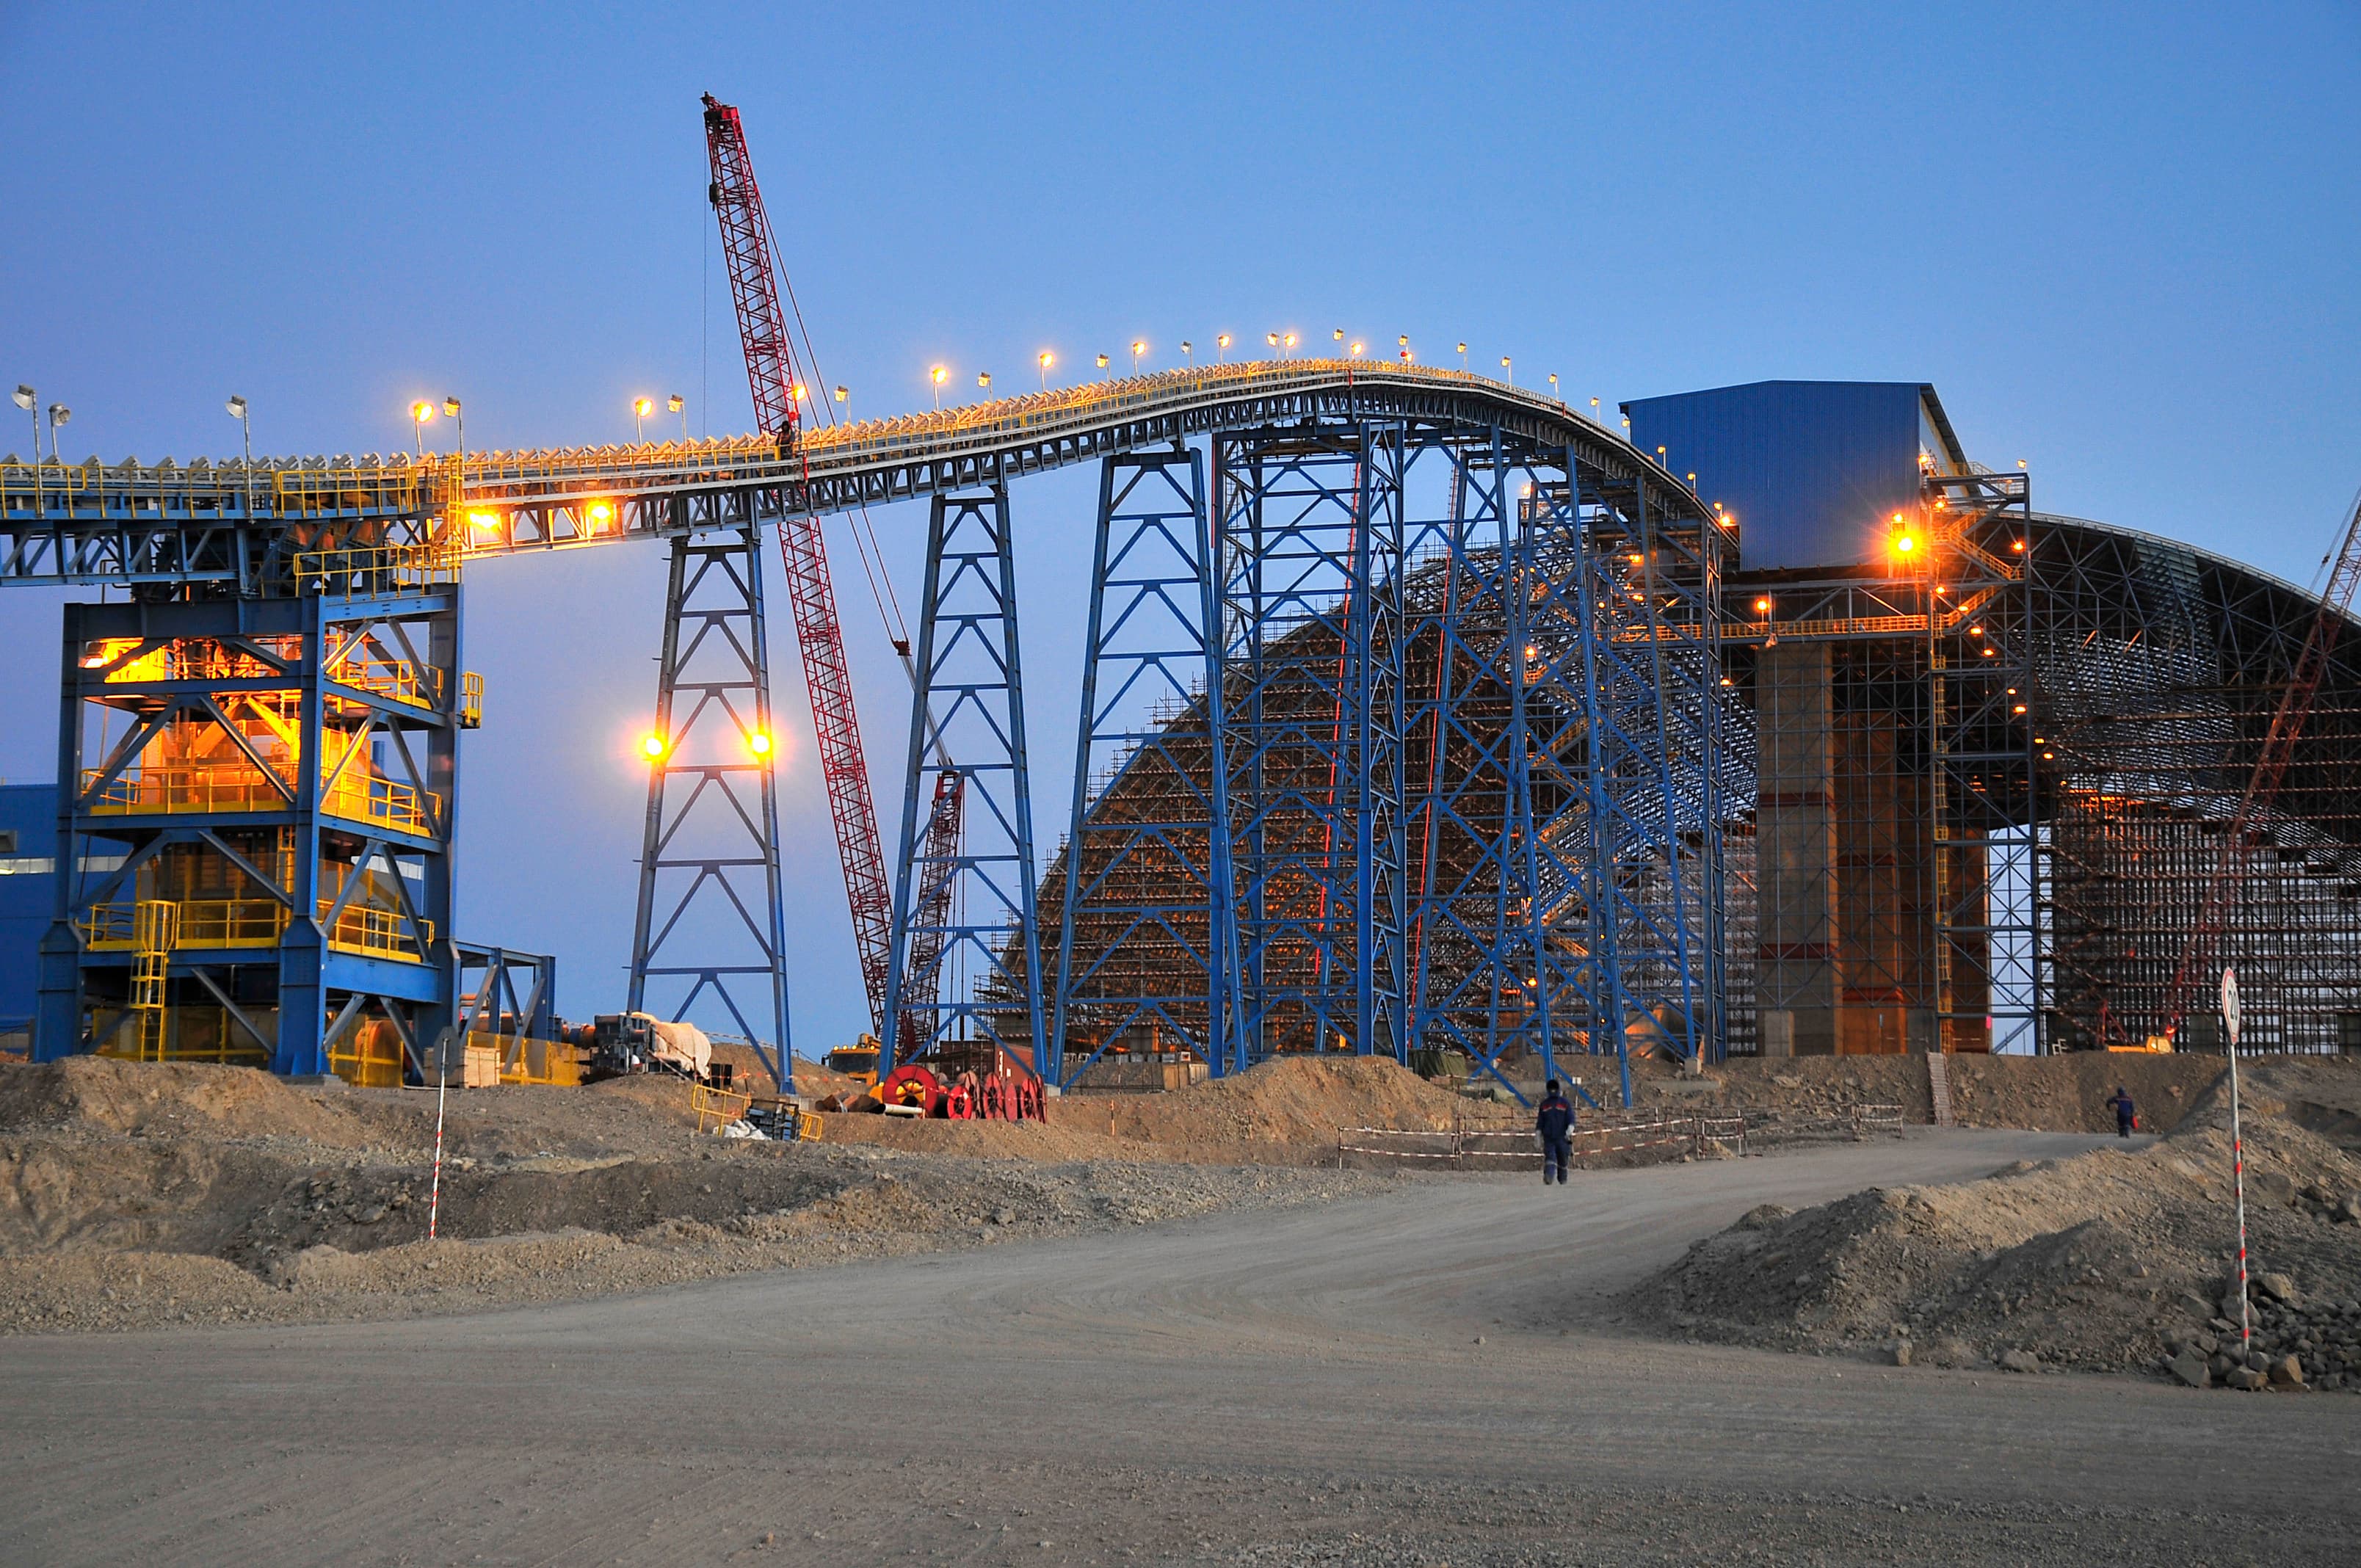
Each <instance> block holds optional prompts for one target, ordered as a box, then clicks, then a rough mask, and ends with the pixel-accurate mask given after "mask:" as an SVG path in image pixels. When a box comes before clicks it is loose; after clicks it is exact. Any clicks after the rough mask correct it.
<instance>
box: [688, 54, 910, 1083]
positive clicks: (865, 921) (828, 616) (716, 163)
mask: <svg viewBox="0 0 2361 1568" xmlns="http://www.w3.org/2000/svg"><path fill="white" fill-rule="evenodd" d="M705 146H706V151H707V153H708V157H709V159H710V161H711V163H712V168H713V183H712V185H711V186H710V187H709V189H708V192H707V195H708V199H709V200H710V201H711V203H713V213H714V217H715V220H716V221H717V222H718V223H719V225H720V228H721V250H722V255H723V257H724V258H725V264H726V266H727V268H728V270H729V273H730V298H731V299H732V300H733V301H735V302H736V304H737V308H738V335H739V339H740V341H741V344H742V345H743V346H744V348H745V351H746V384H747V389H748V390H749V391H751V392H752V394H753V396H754V416H755V418H756V419H757V420H758V421H759V422H761V424H762V427H763V433H765V434H767V435H769V436H771V437H772V438H773V439H774V440H775V441H776V442H777V443H778V444H779V450H780V453H781V455H786V454H788V453H791V452H793V451H794V450H795V448H796V444H797V442H796V438H797V435H798V433H799V424H798V421H799V411H798V410H797V408H796V390H797V389H798V387H799V386H801V385H802V381H801V378H800V377H799V376H798V375H797V373H796V353H795V344H794V341H793V340H792V339H791V338H790V337H789V335H788V333H787V320H786V313H785V310H784V309H783V308H782V307H781V302H780V299H779V283H778V273H777V271H776V268H775V259H774V257H773V256H772V254H771V229H770V223H769V220H768V219H767V218H766V217H765V215H764V214H763V192H762V190H761V188H760V187H758V186H757V185H756V184H755V183H754V160H753V158H752V155H751V154H750V153H748V151H747V149H746V132H745V128H744V126H741V124H740V123H739V118H738V111H737V109H736V108H734V107H732V106H731V105H730V104H724V103H720V102H719V101H718V100H716V99H715V98H714V96H713V94H712V93H707V94H705ZM779 556H780V559H781V560H782V562H783V563H784V564H785V571H786V578H787V602H788V604H789V605H790V606H791V607H793V609H794V613H795V620H796V649H797V651H798V652H800V653H801V655H802V658H803V667H804V685H805V687H806V689H807V691H808V692H809V694H810V696H811V707H812V731H813V733H814V734H815V735H817V736H818V740H819V766H820V777H821V778H822V779H823V780H824V781H825V782H826V784H827V786H828V810H829V819H830V820H831V822H832V823H833V824H834V826H835V828H836V852H837V856H838V859H839V860H840V861H841V862H842V864H843V867H844V892H845V898H846V901H847V902H848V903H849V904H850V905H851V907H852V940H853V946H854V948H855V949H856V950H857V952H858V954H859V957H860V959H861V978H862V983H863V985H864V986H865V987H866V988H867V990H868V992H869V1014H870V1019H871V1025H872V1026H873V1028H874V1029H875V1030H876V1033H877V1037H878V1038H880V1039H884V1038H886V1037H887V1036H886V1032H885V984H886V978H887V976H888V975H889V974H890V973H891V971H892V970H893V964H894V932H893V926H894V899H893V894H892V893H891V891H890V890H889V888H888V885H887V883H886V880H885V851H884V845H883V842H882V840H880V839H879V838H878V835H877V807H876V804H875V802H874V801H873V799H872V798H871V796H870V793H869V768H868V765H867V763H866V762H864V761H863V760H862V751H861V724H860V719H859V718H858V717H857V715H856V714H855V713H854V711H853V706H852V672H851V668H850V666H849V665H847V663H845V657H844V629H843V626H842V624H841V622H840V621H839V620H838V619H837V613H836V590H835V588H834V587H833V586H832V585H831V584H830V582H829V575H828V548H827V544H826V542H825V541H824V540H822V538H821V537H820V530H819V519H818V518H816V517H795V518H789V519H788V520H786V521H784V522H782V523H780V524H779Z"/></svg>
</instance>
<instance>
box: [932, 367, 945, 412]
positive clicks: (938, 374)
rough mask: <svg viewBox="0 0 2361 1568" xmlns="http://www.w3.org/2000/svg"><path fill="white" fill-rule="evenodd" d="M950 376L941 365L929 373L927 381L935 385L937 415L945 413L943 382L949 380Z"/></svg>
mask: <svg viewBox="0 0 2361 1568" xmlns="http://www.w3.org/2000/svg"><path fill="white" fill-rule="evenodd" d="M949 378H950V371H948V370H946V369H944V368H943V367H941V366H939V365H938V366H936V367H934V368H933V369H931V370H928V372H927V379H928V381H930V382H932V383H933V384H934V389H935V411H936V412H937V413H940V412H942V411H943V382H944V381H945V380H947V379H949Z"/></svg>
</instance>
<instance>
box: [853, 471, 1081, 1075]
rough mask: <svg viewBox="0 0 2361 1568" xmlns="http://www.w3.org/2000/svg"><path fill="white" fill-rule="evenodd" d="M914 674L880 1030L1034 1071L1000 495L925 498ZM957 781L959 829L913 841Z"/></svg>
mask: <svg viewBox="0 0 2361 1568" xmlns="http://www.w3.org/2000/svg"><path fill="white" fill-rule="evenodd" d="M917 671H918V677H919V678H918V683H917V691H916V693H915V694H914V696H913V699H912V702H911V708H910V738H909V751H908V758H909V761H908V765H907V767H906V770H905V772H904V778H903V783H904V794H903V800H902V836H901V849H902V853H901V856H900V859H899V861H897V865H898V867H899V872H898V874H897V877H896V879H895V894H894V955H895V963H894V969H893V971H892V976H891V982H890V986H889V990H888V995H887V1004H886V1009H885V1011H886V1016H888V1017H889V1018H896V1019H902V1018H915V1019H917V1025H918V1026H917V1029H916V1031H915V1033H916V1034H917V1036H918V1037H919V1039H920V1040H921V1042H922V1044H923V1047H926V1048H929V1049H933V1048H939V1047H942V1046H944V1045H947V1044H950V1043H953V1042H957V1043H959V1044H961V1045H962V1046H965V1047H971V1048H972V1047H979V1046H986V1047H993V1048H995V1049H997V1050H998V1051H1001V1052H1005V1054H1006V1056H1007V1057H1008V1058H1011V1060H1012V1065H1015V1066H1016V1067H1018V1068H1020V1069H1022V1070H1024V1071H1027V1072H1035V1073H1040V1072H1043V1071H1044V1069H1045V1068H1046V1066H1047V1062H1048V1057H1047V1054H1046V1053H1047V1049H1048V1043H1047V1042H1048V1032H1049V1031H1048V1028H1047V1024H1046V1020H1045V1018H1044V1011H1045V1009H1044V1006H1043V1003H1044V995H1043V987H1042V983H1041V944H1040V935H1039V930H1038V920H1037V918H1036V909H1035V898H1036V895H1037V886H1036V882H1035V874H1034V867H1035V861H1034V853H1033V807H1032V787H1031V783H1030V778H1029V774H1028V772H1027V762H1026V754H1025V684H1024V674H1023V665H1022V663H1021V661H1020V660H1019V658H1018V656H1017V616H1016V560H1015V556H1014V554H1013V552H1012V548H1011V541H1010V538H1009V518H1008V491H1007V488H1006V486H1005V483H1003V482H997V481H995V482H994V484H993V485H992V487H991V488H989V489H987V490H985V491H983V492H982V493H980V494H974V493H972V494H968V495H961V496H938V497H936V498H935V500H934V504H933V507H932V510H931V511H930V513H929V516H928V528H927V575H926V587H925V593H924V603H923V606H922V609H921V612H920V617H919V622H918V646H917ZM952 772H955V773H957V774H958V776H959V783H960V788H961V793H962V795H963V800H964V805H963V815H962V819H961V831H960V833H959V834H958V835H957V836H956V838H954V839H946V838H945V837H944V836H939V835H935V834H927V835H925V836H923V837H922V836H921V833H920V828H919V809H918V803H919V802H920V801H921V800H931V799H933V798H934V797H935V795H936V793H937V792H936V790H935V784H936V781H937V779H938V778H939V776H940V775H942V774H944V773H952ZM945 878H948V884H949V896H948V897H946V898H944V899H942V900H940V901H939V903H937V902H936V901H933V900H922V899H919V898H918V897H917V891H918V890H921V889H923V888H925V887H926V886H927V885H928V883H930V882H936V881H939V880H940V879H945ZM929 904H933V905H935V907H934V908H932V909H929V908H928V907H926V906H927V905H929ZM915 949H925V950H928V951H930V952H932V953H934V954H937V955H939V957H937V958H936V959H933V960H932V973H930V974H927V975H914V974H912V973H909V972H908V965H909V957H910V954H911V953H912V952H913V951H914V950H915ZM900 1034H901V1030H900V1029H899V1028H897V1029H896V1030H895V1036H896V1037H895V1039H892V1040H888V1041H887V1042H886V1049H885V1050H884V1052H882V1053H881V1056H880V1063H879V1070H880V1071H881V1072H883V1071H885V1070H888V1069H890V1068H891V1067H892V1066H893V1064H894V1060H895V1057H896V1056H897V1055H898V1054H899V1047H900V1044H901V1042H900V1039H899V1036H900Z"/></svg>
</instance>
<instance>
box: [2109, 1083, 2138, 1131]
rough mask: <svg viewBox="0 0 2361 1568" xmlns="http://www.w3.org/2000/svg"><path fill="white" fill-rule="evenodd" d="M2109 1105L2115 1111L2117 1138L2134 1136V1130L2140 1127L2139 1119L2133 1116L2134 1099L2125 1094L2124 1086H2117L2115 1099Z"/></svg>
mask: <svg viewBox="0 0 2361 1568" xmlns="http://www.w3.org/2000/svg"><path fill="white" fill-rule="evenodd" d="M2107 1103H2108V1104H2109V1105H2110V1106H2112V1107H2114V1113H2115V1136H2117V1137H2119V1138H2128V1137H2130V1136H2131V1135H2132V1129H2133V1128H2135V1127H2136V1126H2138V1125H2139V1118H2138V1117H2137V1116H2136V1115H2135V1114H2133V1113H2132V1097H2131V1096H2130V1095H2128V1094H2126V1093H2125V1092H2124V1086H2123V1085H2122V1084H2120V1083H2118V1084H2116V1085H2115V1097H2114V1099H2113V1100H2110V1101H2108V1102H2107Z"/></svg>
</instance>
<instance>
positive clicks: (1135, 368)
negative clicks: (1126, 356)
mask: <svg viewBox="0 0 2361 1568" xmlns="http://www.w3.org/2000/svg"><path fill="white" fill-rule="evenodd" d="M1147 352H1148V345H1146V344H1145V343H1142V342H1140V341H1139V340H1138V339H1137V338H1134V339H1132V344H1131V373H1132V374H1133V375H1135V376H1137V375H1138V374H1139V356H1141V355H1143V354H1145V353H1147Z"/></svg>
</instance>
